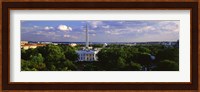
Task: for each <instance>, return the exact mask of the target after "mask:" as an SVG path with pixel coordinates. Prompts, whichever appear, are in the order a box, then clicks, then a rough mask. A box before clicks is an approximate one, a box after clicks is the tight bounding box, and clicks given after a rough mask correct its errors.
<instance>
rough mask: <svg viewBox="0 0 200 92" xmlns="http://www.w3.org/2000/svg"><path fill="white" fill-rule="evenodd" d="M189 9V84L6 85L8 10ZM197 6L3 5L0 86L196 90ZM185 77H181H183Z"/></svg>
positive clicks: (6, 88) (134, 4) (59, 88)
mask: <svg viewBox="0 0 200 92" xmlns="http://www.w3.org/2000/svg"><path fill="white" fill-rule="evenodd" d="M10 8H13V9H15V8H16V9H26V8H31V9H44V8H48V9H49V8H53V9H62V8H73V9H75V8H79V9H80V8H84V9H130V8H133V9H137V8H142V9H160V8H164V9H185V8H188V9H192V12H191V14H192V16H191V21H192V25H191V27H192V29H191V30H192V32H191V34H192V38H191V40H192V41H191V44H192V49H191V51H192V57H191V58H192V62H191V64H192V80H191V82H192V83H191V84H181V83H180V84H178V83H176V84H162V83H160V84H154V83H148V84H145V83H144V84H140V83H138V84H117V83H116V84H95V83H94V84H42V83H41V84H9V79H8V77H9V76H8V73H9V69H8V64H9V63H8V60H9V53H8V51H9V48H10V47H9V28H8V27H9V16H10V15H9V9H10ZM197 50H198V3H197V2H187V3H185V2H165V3H163V2H2V74H3V75H2V82H3V83H2V84H3V90H53V89H54V90H66V89H67V90H94V89H95V90H108V89H111V90H133V89H137V90H139V89H140V90H141V89H142V90H150V89H151V90H155V89H156V90H167V89H168V90H169V89H173V90H186V89H187V90H196V89H198V52H197ZM183 77H184V76H183Z"/></svg>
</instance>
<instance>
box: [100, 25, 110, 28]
mask: <svg viewBox="0 0 200 92" xmlns="http://www.w3.org/2000/svg"><path fill="white" fill-rule="evenodd" d="M102 28H110V26H109V25H106V26H102Z"/></svg>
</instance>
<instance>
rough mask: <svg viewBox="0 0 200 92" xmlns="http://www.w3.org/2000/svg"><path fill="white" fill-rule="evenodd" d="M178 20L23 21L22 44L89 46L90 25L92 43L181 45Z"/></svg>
mask: <svg viewBox="0 0 200 92" xmlns="http://www.w3.org/2000/svg"><path fill="white" fill-rule="evenodd" d="M179 22H180V21H178V20H170V21H166V20H137V21H136V20H135V21H113V20H112V21H110V20H106V21H101V20H91V21H83V20H81V21H73V20H70V21H64V20H62V21H47V20H45V21H42V20H41V21H31V20H30V21H29V20H23V21H21V40H22V41H23V40H24V41H51V42H85V26H86V24H87V25H88V30H89V41H90V42H151V41H177V40H178V39H179V26H180V23H179Z"/></svg>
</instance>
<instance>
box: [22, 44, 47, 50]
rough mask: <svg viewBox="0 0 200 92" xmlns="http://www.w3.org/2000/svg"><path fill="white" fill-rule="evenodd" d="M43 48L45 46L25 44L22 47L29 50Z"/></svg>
mask: <svg viewBox="0 0 200 92" xmlns="http://www.w3.org/2000/svg"><path fill="white" fill-rule="evenodd" d="M42 46H45V44H24V45H21V48H23V49H25V50H27V49H30V48H32V49H35V48H37V47H42Z"/></svg>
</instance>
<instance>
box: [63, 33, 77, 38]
mask: <svg viewBox="0 0 200 92" xmlns="http://www.w3.org/2000/svg"><path fill="white" fill-rule="evenodd" d="M63 37H64V38H72V39H77V38H78V37H76V36H72V35H67V34H65V35H63Z"/></svg>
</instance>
